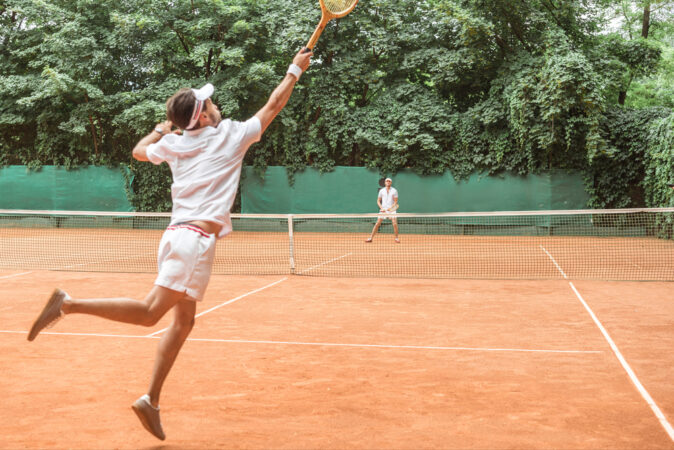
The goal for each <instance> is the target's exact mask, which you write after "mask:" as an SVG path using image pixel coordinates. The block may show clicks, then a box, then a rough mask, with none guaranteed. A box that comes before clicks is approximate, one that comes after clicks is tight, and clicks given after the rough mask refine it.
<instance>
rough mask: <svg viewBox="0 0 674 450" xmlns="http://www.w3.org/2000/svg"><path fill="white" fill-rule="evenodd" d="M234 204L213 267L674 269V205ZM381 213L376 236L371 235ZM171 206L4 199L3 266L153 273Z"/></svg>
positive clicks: (636, 274) (341, 273)
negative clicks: (435, 209) (260, 208)
mask: <svg viewBox="0 0 674 450" xmlns="http://www.w3.org/2000/svg"><path fill="white" fill-rule="evenodd" d="M395 217H396V220H397V224H398V227H399V233H400V235H399V236H400V240H401V242H400V243H396V242H395V241H394V238H393V227H392V222H391V220H389V219H388V218H384V217H383V216H379V215H377V214H354V215H313V214H294V215H255V214H249V215H245V214H234V215H233V216H232V222H233V227H234V232H233V233H232V234H231V235H230V236H228V237H227V238H225V239H223V240H222V241H220V242H219V243H218V246H217V250H216V257H215V263H214V266H213V273H215V274H250V275H267V274H295V275H307V276H331V277H408V278H500V279H551V278H570V279H602V280H674V240H673V239H674V208H654V209H621V210H574V211H520V212H482V213H479V212H473V213H470V212H469V213H445V214H397V215H396V216H395ZM379 218H383V219H384V220H383V222H382V225H381V227H380V229H379V232H378V233H377V234H376V235H375V238H374V241H373V242H372V243H366V242H365V239H366V238H367V237H369V235H370V232H371V231H372V228H373V226H374V224H375V223H376V221H377V220H378V219H379ZM169 220H170V215H169V214H166V213H121V212H73V211H18V210H0V269H26V270H35V269H45V270H64V271H69V270H72V271H104V272H155V271H156V253H157V247H158V245H159V241H160V239H161V235H162V232H163V230H164V229H165V228H166V227H167V226H168V224H169Z"/></svg>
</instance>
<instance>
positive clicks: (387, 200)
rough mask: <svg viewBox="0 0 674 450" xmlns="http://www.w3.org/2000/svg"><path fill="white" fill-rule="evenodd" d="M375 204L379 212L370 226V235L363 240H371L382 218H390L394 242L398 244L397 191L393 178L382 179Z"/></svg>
mask: <svg viewBox="0 0 674 450" xmlns="http://www.w3.org/2000/svg"><path fill="white" fill-rule="evenodd" d="M380 186H381V185H380ZM377 205H378V206H379V214H385V215H380V216H379V217H378V218H377V223H375V224H374V228H372V233H371V234H370V237H369V238H367V239H366V240H365V242H368V243H369V242H372V239H374V235H375V234H376V233H377V230H379V226H380V225H381V222H382V221H383V220H384V219H391V223H393V232H394V233H395V242H396V243H397V244H400V239H399V238H398V220H397V219H396V216H395V214H396V210H397V209H398V191H397V190H396V188H394V187H393V180H392V179H390V178H387V179H386V180H385V181H384V187H383V188H381V189H379V194H378V195H377Z"/></svg>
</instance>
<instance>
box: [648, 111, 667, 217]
mask: <svg viewBox="0 0 674 450" xmlns="http://www.w3.org/2000/svg"><path fill="white" fill-rule="evenodd" d="M650 131H651V132H650V134H649V136H648V138H649V145H647V146H646V147H645V148H646V152H645V155H644V158H645V163H644V164H645V168H646V171H645V173H646V175H645V177H644V187H645V190H646V193H647V195H646V205H647V206H653V207H657V206H674V192H673V191H672V189H671V188H670V187H669V185H670V184H674V113H671V112H670V114H669V115H668V116H667V117H663V118H661V119H660V120H656V121H654V122H653V124H652V126H651V127H650Z"/></svg>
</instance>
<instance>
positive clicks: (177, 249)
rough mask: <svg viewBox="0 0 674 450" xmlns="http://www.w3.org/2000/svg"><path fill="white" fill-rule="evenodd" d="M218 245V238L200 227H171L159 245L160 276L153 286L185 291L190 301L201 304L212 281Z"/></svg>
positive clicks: (188, 225)
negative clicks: (212, 269) (214, 258)
mask: <svg viewBox="0 0 674 450" xmlns="http://www.w3.org/2000/svg"><path fill="white" fill-rule="evenodd" d="M215 242H216V239H215V235H213V234H208V233H206V232H205V231H204V230H202V229H201V228H199V227H197V226H194V225H190V224H186V223H185V224H178V225H171V226H169V227H168V228H167V229H166V231H165V232H164V234H163V236H162V238H161V242H160V243H159V251H158V254H157V265H158V266H159V274H158V275H157V279H156V280H155V282H154V284H156V285H158V286H163V287H165V288H168V289H172V290H174V291H178V292H185V294H187V298H188V299H189V300H195V301H201V299H203V298H204V293H205V292H206V287H208V281H209V280H210V278H211V268H212V266H213V257H214V256H215Z"/></svg>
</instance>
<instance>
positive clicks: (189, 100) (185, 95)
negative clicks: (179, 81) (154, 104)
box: [166, 88, 196, 130]
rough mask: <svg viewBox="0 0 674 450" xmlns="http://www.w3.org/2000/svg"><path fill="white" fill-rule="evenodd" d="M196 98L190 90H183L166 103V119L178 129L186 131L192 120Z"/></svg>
mask: <svg viewBox="0 0 674 450" xmlns="http://www.w3.org/2000/svg"><path fill="white" fill-rule="evenodd" d="M195 100H196V97H195V96H194V92H192V89H190V88H182V89H181V90H179V91H178V92H176V93H175V94H173V96H172V97H171V98H169V99H168V100H167V101H166V117H168V120H170V121H171V122H173V124H174V125H176V126H177V127H178V128H181V129H183V130H184V129H186V128H187V127H188V125H189V124H190V120H191V119H192V111H193V110H194V101H195Z"/></svg>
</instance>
